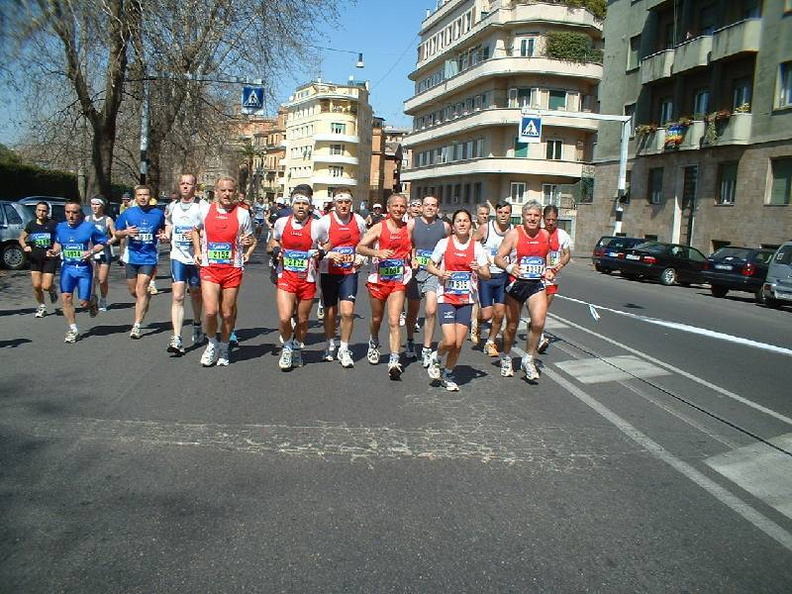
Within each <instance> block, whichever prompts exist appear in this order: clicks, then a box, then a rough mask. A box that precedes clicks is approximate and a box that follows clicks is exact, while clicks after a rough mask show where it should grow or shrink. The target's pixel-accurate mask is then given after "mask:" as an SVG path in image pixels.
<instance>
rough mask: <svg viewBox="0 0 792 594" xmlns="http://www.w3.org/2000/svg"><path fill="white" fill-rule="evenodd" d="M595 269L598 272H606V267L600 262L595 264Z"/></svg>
mask: <svg viewBox="0 0 792 594" xmlns="http://www.w3.org/2000/svg"><path fill="white" fill-rule="evenodd" d="M594 270H596V271H597V272H605V269H604V268H603V267H602V266H600V265H599V264H594Z"/></svg>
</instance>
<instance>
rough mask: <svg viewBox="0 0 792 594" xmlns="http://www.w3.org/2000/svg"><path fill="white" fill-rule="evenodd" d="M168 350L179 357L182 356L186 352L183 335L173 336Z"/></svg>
mask: <svg viewBox="0 0 792 594" xmlns="http://www.w3.org/2000/svg"><path fill="white" fill-rule="evenodd" d="M167 350H168V352H169V353H173V354H174V355H176V356H177V357H181V356H182V355H183V354H184V347H183V346H182V339H181V336H176V335H173V336H171V339H170V342H169V343H168V349H167Z"/></svg>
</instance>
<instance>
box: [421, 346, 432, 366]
mask: <svg viewBox="0 0 792 594" xmlns="http://www.w3.org/2000/svg"><path fill="white" fill-rule="evenodd" d="M431 364H432V349H429V348H426V347H424V348H423V350H422V351H421V365H423V368H424V369H427V368H428V367H429V366H430V365H431Z"/></svg>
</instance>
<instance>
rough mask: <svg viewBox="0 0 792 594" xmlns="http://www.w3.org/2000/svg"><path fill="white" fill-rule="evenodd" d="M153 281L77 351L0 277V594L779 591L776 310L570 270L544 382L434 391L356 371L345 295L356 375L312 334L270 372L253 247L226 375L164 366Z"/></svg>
mask: <svg viewBox="0 0 792 594" xmlns="http://www.w3.org/2000/svg"><path fill="white" fill-rule="evenodd" d="M161 268H162V272H161V274H162V275H163V276H162V277H161V278H162V280H161V281H159V283H158V284H159V285H160V287H162V288H164V289H165V290H164V291H162V292H161V294H159V295H157V296H155V297H154V298H153V300H152V307H151V311H150V315H149V318H148V324H147V327H146V328H144V336H143V338H142V339H141V340H139V341H131V340H130V339H129V338H128V332H129V328H130V325H131V322H132V319H131V317H132V309H131V307H132V303H131V298H130V297H129V296H128V295H126V294H125V293H124V291H123V289H122V287H123V285H122V283H121V280H120V278H121V276H120V272H119V270H118V269H116V270H114V271H113V273H112V277H113V283H112V288H111V301H112V302H114V306H113V307H112V308H111V310H110V311H109V312H107V313H104V314H100V316H99V317H98V318H96V319H95V320H89V319H88V317H87V315H86V314H79V315H78V321H79V323H80V326H81V330H82V331H83V332H85V333H86V334H85V337H84V338H83V339H82V340H81V341H80V342H78V343H77V344H75V345H65V344H63V336H64V334H65V330H66V328H65V323H64V321H63V318H62V317H61V316H59V315H50V316H48V317H46V318H44V319H42V320H36V319H34V318H33V311H34V309H33V307H32V306H31V299H30V297H29V296H28V288H27V276H26V274H25V273H21V272H20V273H13V272H8V271H6V272H5V274H4V276H2V277H1V278H0V286H2V293H0V319H1V320H2V324H1V325H0V328H2V331H1V333H0V347H2V348H1V349H0V354H1V355H2V366H3V373H2V374H1V375H0V394H2V399H1V400H0V406H2V413H1V414H0V436H1V440H0V448H2V458H0V459H2V473H0V494H2V500H1V501H2V503H0V513H2V522H1V523H0V536H1V537H2V538H1V539H0V543H1V544H0V584H2V586H0V590H2V591H4V592H103V593H104V592H146V593H152V592H169V593H170V592H241V591H248V592H638V591H640V592H669V591H675V592H786V591H789V588H790V584H792V401H791V400H790V398H789V393H790V381H789V378H790V374H789V371H788V370H789V368H790V357H792V332H790V327H791V325H790V322H792V312H790V311H789V310H777V311H776V310H771V309H768V308H764V307H758V306H756V305H754V304H752V303H751V302H750V299H749V296H747V295H746V296H745V297H741V296H740V295H739V294H736V295H732V294H730V295H729V297H728V298H726V299H721V300H718V299H714V298H712V297H711V296H710V295H709V292H708V291H707V290H706V289H704V288H695V287H693V288H682V287H662V286H660V285H657V284H653V283H640V282H632V281H627V280H625V279H621V278H619V277H618V275H614V276H605V275H601V274H598V273H596V272H594V271H593V270H591V269H590V267H589V265H588V263H587V262H586V261H585V259H583V258H579V259H577V260H576V261H575V262H573V263H572V265H571V266H569V267H567V268H566V269H565V271H564V275H563V276H564V278H563V281H562V294H561V296H560V297H559V298H558V299H557V301H556V302H555V303H554V305H553V309H552V312H551V318H550V320H549V323H548V326H549V328H550V331H551V332H552V334H553V335H554V337H555V340H554V342H553V344H552V345H551V347H550V349H549V350H548V352H547V353H546V355H544V356H543V357H542V360H543V366H542V377H541V379H540V380H539V382H538V383H537V384H535V385H531V384H528V383H526V382H525V381H523V380H522V379H520V378H519V377H515V378H513V379H504V378H501V377H500V376H499V369H498V367H497V364H496V363H495V361H494V360H489V359H487V358H485V357H484V356H483V355H482V353H481V352H479V351H476V350H473V349H472V348H471V346H470V344H469V343H468V345H466V346H465V348H464V349H463V354H462V358H461V364H460V367H459V368H458V376H459V379H460V385H461V391H460V392H459V393H456V394H449V393H447V392H445V391H444V390H443V389H442V388H440V387H437V386H433V385H431V384H430V381H429V379H428V377H427V376H426V374H425V371H424V370H423V369H422V368H421V367H420V365H418V364H414V363H413V364H410V365H408V366H407V367H406V370H405V373H404V375H403V380H402V381H400V382H392V381H389V379H388V377H387V373H386V370H385V366H384V365H380V366H376V367H375V366H370V365H369V364H368V363H366V362H365V344H364V343H365V339H366V337H367V327H366V326H367V323H366V322H367V319H368V311H369V308H368V304H367V299H366V294H365V289H363V290H362V292H361V296H362V297H363V298H362V299H361V301H360V304H359V310H360V318H359V319H358V321H357V326H356V329H355V341H356V343H357V344H356V346H355V349H354V352H355V359H356V361H357V363H356V367H355V368H354V369H353V370H345V369H343V368H341V367H340V365H338V364H337V363H325V362H320V361H319V356H320V354H321V351H322V348H323V344H322V340H321V337H320V328H319V325H318V323H317V322H314V323H313V324H312V328H311V330H310V335H309V340H308V344H307V347H306V351H307V352H306V366H305V367H304V368H302V369H298V370H294V371H292V372H289V373H283V372H280V371H279V370H278V369H277V349H276V344H277V332H276V330H275V327H276V320H277V317H276V313H275V309H274V291H273V289H272V286H271V285H270V284H269V281H268V280H267V276H266V266H265V258H264V256H263V254H262V253H261V251H259V252H257V253H256V255H255V256H254V260H253V262H252V265H251V266H250V267H249V270H248V272H247V274H246V280H245V285H244V287H243V290H242V294H241V300H240V307H239V311H240V316H239V321H238V328H239V330H238V334H239V336H240V338H241V344H240V346H239V348H238V349H236V351H235V352H234V360H233V362H232V364H231V365H230V366H229V367H227V368H211V369H204V368H201V367H200V365H199V361H198V360H199V358H200V353H201V350H200V349H198V348H191V349H190V350H189V351H188V353H187V355H186V356H185V357H183V358H173V357H171V356H169V355H168V354H167V353H166V352H165V346H166V345H167V340H168V337H169V324H168V322H167V319H168V312H169V305H170V294H169V291H168V290H167V289H168V281H167V280H165V278H164V275H165V271H166V270H167V266H165V265H164V266H162V267H161ZM592 309H593V311H594V314H592ZM597 318H598V319H597ZM186 334H187V333H186V332H185V336H186ZM382 339H383V341H384V340H385V333H384V331H383V334H382Z"/></svg>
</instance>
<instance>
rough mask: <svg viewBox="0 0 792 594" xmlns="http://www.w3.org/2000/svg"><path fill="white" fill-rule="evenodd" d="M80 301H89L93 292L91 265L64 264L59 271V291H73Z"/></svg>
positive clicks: (69, 292)
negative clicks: (75, 290) (75, 291)
mask: <svg viewBox="0 0 792 594" xmlns="http://www.w3.org/2000/svg"><path fill="white" fill-rule="evenodd" d="M74 289H77V298H78V299H79V300H80V301H89V300H90V299H91V294H92V293H93V267H92V266H74V265H70V264H64V265H63V266H62V267H61V273H60V291H61V293H68V294H71V293H74Z"/></svg>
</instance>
